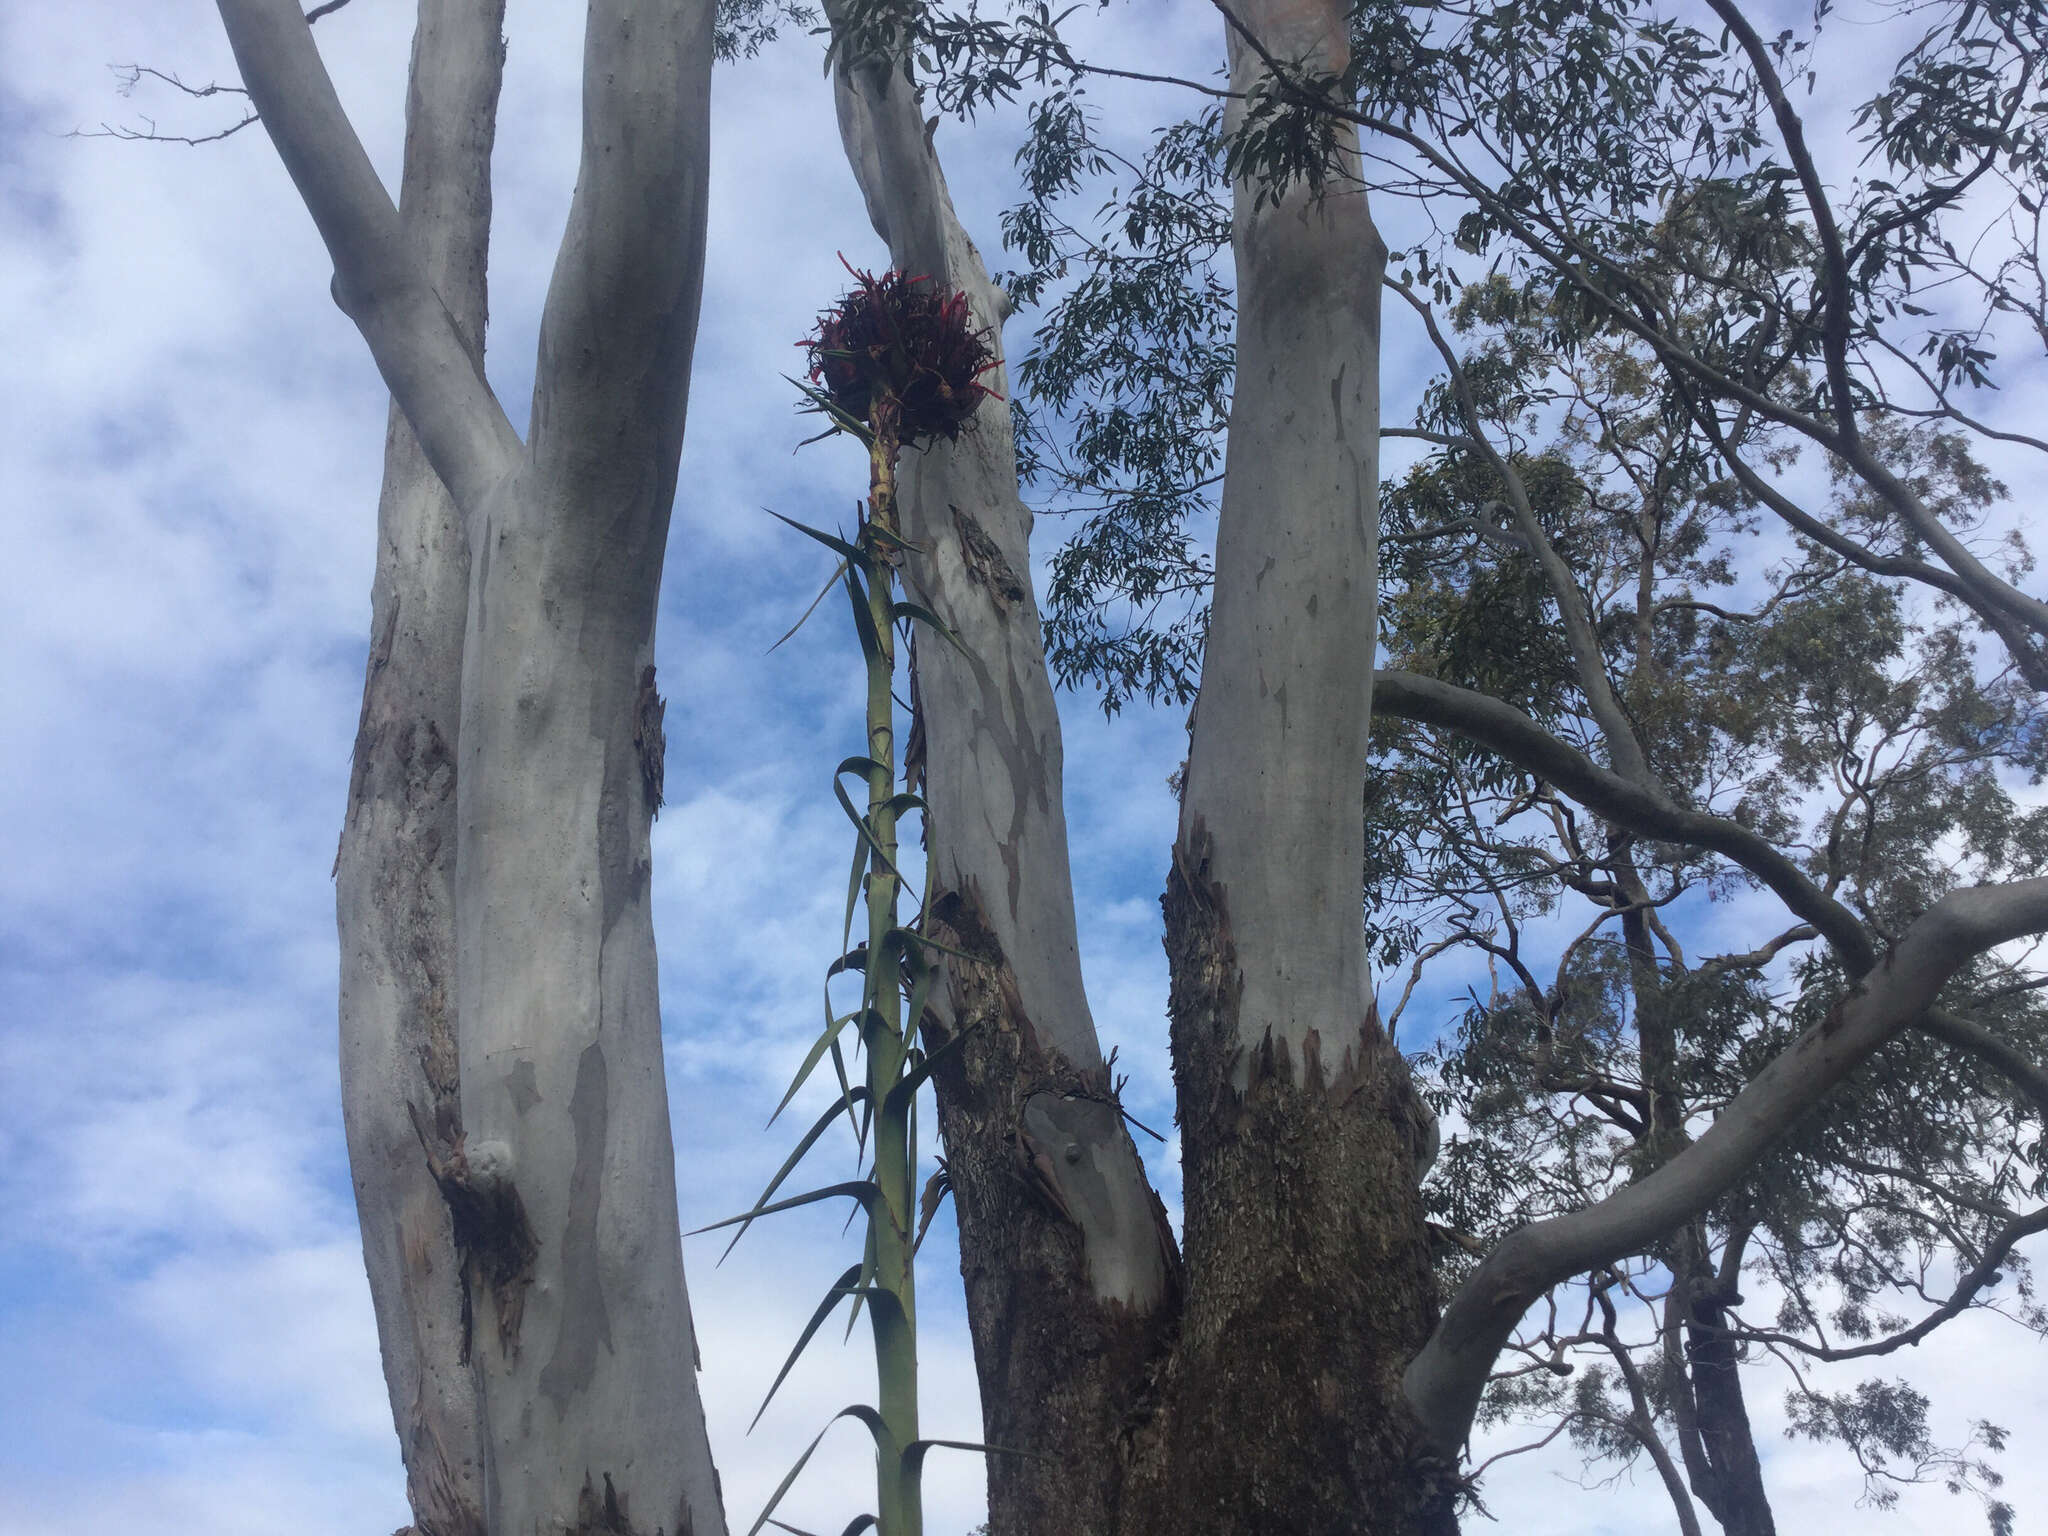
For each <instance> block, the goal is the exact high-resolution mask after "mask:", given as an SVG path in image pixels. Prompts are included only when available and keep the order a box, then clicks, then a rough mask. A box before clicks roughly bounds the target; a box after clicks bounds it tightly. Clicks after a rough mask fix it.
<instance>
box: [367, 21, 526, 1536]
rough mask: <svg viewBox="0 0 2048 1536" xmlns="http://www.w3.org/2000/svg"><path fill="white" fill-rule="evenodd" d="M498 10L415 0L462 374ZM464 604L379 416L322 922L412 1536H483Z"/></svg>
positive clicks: (445, 281) (480, 263)
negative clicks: (460, 1237) (349, 761)
mask: <svg viewBox="0 0 2048 1536" xmlns="http://www.w3.org/2000/svg"><path fill="white" fill-rule="evenodd" d="M503 19H504V4H503V0H423V3H422V4H421V6H420V18H419V29H418V32H417V34H416V36H415V38H414V41H413V58H412V68H411V73H410V84H409V90H408V93H407V100H406V149H405V172H404V182H403V186H402V189H401V193H400V199H399V219H400V225H401V230H402V234H403V238H404V241H405V244H406V247H407V249H408V251H409V253H410V258H411V259H412V260H413V261H415V262H417V263H418V264H419V266H420V269H421V270H422V271H423V272H424V273H425V275H426V280H427V281H428V282H429V283H430V284H432V285H433V287H434V288H435V290H436V291H437V292H438V293H439V294H440V295H441V297H442V300H443V302H444V303H446V305H447V307H448V312H449V315H450V317H451V318H452V319H453V321H454V323H455V326H456V328H457V330H458V332H459V333H460V335H461V337H462V340H463V342H464V344H465V346H466V347H467V348H468V349H469V350H470V351H471V353H472V354H473V355H474V356H475V357H476V358H477V359H478V362H479V365H480V364H481V359H482V356H483V344H484V324H485V316H486V310H487V306H486V283H485V263H486V258H487V255H488V251H489V245H490V219H491V197H490V185H491V184H490V158H491V142H492V138H493V136H494V132H495V127H496V121H497V105H498V87H499V82H500V79H501V77H502V64H503V58H504V54H503V51H502V49H501V48H500V46H499V38H500V35H501V28H502V25H503ZM468 607H469V543H468V538H467V536H466V533H465V531H464V529H463V525H462V517H461V514H460V512H459V511H458V510H457V508H456V507H455V504H454V503H453V501H451V500H450V498H449V496H448V493H447V491H446V490H444V489H443V488H442V485H441V482H440V480H439V479H438V478H437V477H436V476H435V474H434V471H433V469H432V468H431V467H430V466H429V465H428V463H427V460H426V456H425V454H423V453H422V452H421V450H420V445H419V439H418V438H417V437H415V436H414V435H413V431H412V428H411V427H410V426H409V425H408V424H407V422H406V420H405V417H404V414H403V413H402V412H401V411H400V410H399V409H398V408H397V407H396V406H395V405H394V406H393V407H392V410H391V421H390V426H389V428H388V429H387V432H386V437H385V445H384V488H383V494H382V496H381V498H380V501H379V505H378V514H377V569H376V579H375V584H374V586H373V587H372V590H371V598H370V633H371V646H370V658H369V666H368V670H367V675H366V676H365V678H364V682H363V714H362V721H361V724H360V725H359V727H358V728H357V732H356V746H355V765H354V771H353V772H352V774H351V776H350V783H349V802H348V811H347V819H346V821H345V822H344V825H343V829H342V836H341V847H340V850H339V851H338V853H337V854H336V857H335V910H336V917H337V920H338V924H339V927H340V938H341V1081H342V1114H343V1121H344V1124H345V1126H346V1129H347V1134H348V1146H349V1164H350V1170H351V1174H352V1178H353V1182H354V1186H355V1194H356V1209H357V1215H358V1218H359V1221H360V1224H361V1227H362V1233H363V1260H364V1265H365V1268H366V1269H367V1270H368V1273H369V1280H370V1298H371V1302H372V1305H373V1306H374V1308H375V1311H376V1316H377V1333H378V1341H379V1344H380V1346H381V1349H382V1352H383V1358H384V1380H385V1384H386V1385H387V1387H388V1388H389V1389H390V1394H391V1412H392V1419H393V1421H394V1423H395V1424H396V1426H397V1430H398V1440H399V1447H400V1450H401V1451H402V1453H403V1455H404V1458H405V1467H406V1495H407V1498H408V1501H409V1502H410V1504H411V1506H412V1511H413V1521H414V1525H415V1527H416V1528H417V1529H418V1530H419V1531H420V1532H422V1533H424V1536H481V1533H482V1532H483V1530H484V1506H483V1465H484V1457H483V1445H482V1423H481V1420H480V1419H479V1417H478V1411H477V1399H476V1383H475V1378H474V1376H473V1375H472V1373H471V1371H470V1366H469V1337H468V1327H467V1322H466V1319H467V1316H468V1308H467V1303H466V1298H465V1294H464V1286H463V1277H462V1259H461V1256H460V1255H459V1253H458V1252H457V1250H456V1244H455V1231H454V1223H453V1221H452V1219H451V1216H450V1212H449V1209H448V1205H447V1202H446V1201H445V1200H444V1199H443V1197H442V1193H441V1187H440V1184H439V1182H438V1181H437V1179H436V1177H435V1169H436V1168H437V1167H441V1168H445V1167H446V1166H447V1164H448V1163H449V1161H450V1160H451V1159H452V1158H453V1157H454V1156H456V1155H457V1154H458V1153H459V1151H460V1148H461V1145H462V1110H461V1103H460V1098H459V1083H458V1075H457V1066H456V1062H457V1054H458V1046H457V1040H456V1014H457V1001H456V993H455V887H454V878H455V752H456V744H457V739H458V718H459V714H460V710H461V684H462V637H463V628H464V625H465V623H466V616H467V612H468Z"/></svg>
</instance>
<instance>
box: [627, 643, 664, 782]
mask: <svg viewBox="0 0 2048 1536" xmlns="http://www.w3.org/2000/svg"><path fill="white" fill-rule="evenodd" d="M667 713H668V700H666V699H664V698H663V697H662V696H661V695H660V694H658V693H656V692H655V691H654V668H653V666H652V665H651V664H650V665H649V666H647V667H645V668H643V669H642V670H641V673H640V699H639V703H638V704H637V705H636V706H635V709H634V716H633V745H634V747H635V748H636V749H637V750H638V751H639V753H640V782H641V784H642V785H643V786H645V788H646V790H647V812H648V814H649V815H650V816H659V815H660V814H661V790H662V774H663V770H664V768H665V767H666V763H667V758H668V733H667V732H666V731H664V730H663V729H662V719H663V717H664V716H666V715H667Z"/></svg>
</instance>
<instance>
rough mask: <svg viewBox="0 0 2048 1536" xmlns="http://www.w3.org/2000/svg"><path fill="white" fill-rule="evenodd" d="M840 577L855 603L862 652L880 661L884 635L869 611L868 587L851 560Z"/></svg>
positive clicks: (854, 610) (869, 657) (873, 660)
mask: <svg viewBox="0 0 2048 1536" xmlns="http://www.w3.org/2000/svg"><path fill="white" fill-rule="evenodd" d="M839 579H840V580H841V581H842V582H844V583H845V586H846V595H847V598H848V599H849V600H850V601H851V602H852V603H853V628H854V632H855V633H856V634H858V635H859V636H860V653H861V655H863V656H865V657H866V658H867V659H868V660H869V661H870V662H878V661H880V660H881V659H882V637H881V635H880V634H878V633H877V632H876V630H875V616H874V615H873V614H872V613H870V612H868V592H867V588H866V587H865V586H864V585H862V583H861V579H860V576H859V575H858V574H857V573H856V572H855V570H854V568H853V565H852V563H851V562H850V561H849V562H848V564H847V567H846V569H845V571H844V572H842V573H841V575H840V578H839Z"/></svg>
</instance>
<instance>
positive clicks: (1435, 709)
mask: <svg viewBox="0 0 2048 1536" xmlns="http://www.w3.org/2000/svg"><path fill="white" fill-rule="evenodd" d="M1373 700H1374V703H1375V705H1376V707H1377V708H1378V709H1379V710H1380V712H1381V713H1383V714H1388V715H1394V716H1397V717H1398V718H1400V719H1403V720H1415V721H1419V722H1421V723H1423V724H1426V725H1435V726H1439V727H1442V728H1443V729H1445V730H1451V731H1456V732H1457V733H1458V734H1459V735H1461V736H1465V737H1468V738H1470V739H1471V740H1473V741H1476V742H1478V743H1480V744H1481V745H1482V746H1485V747H1489V748H1491V749H1492V750H1494V751H1496V752H1498V753H1500V754H1501V756H1503V757H1505V758H1507V759H1508V760H1509V761H1511V762H1513V763H1515V764H1517V765H1518V766H1520V767H1522V768H1525V769H1527V770H1528V771H1529V772H1530V773H1533V774H1535V775H1537V776H1538V777H1539V778H1541V779H1543V780H1545V781H1546V782H1548V783H1550V784H1553V785H1555V786H1556V787H1557V788H1558V789H1560V790H1562V791H1563V792H1564V793H1565V794H1567V795H1570V796H1571V797H1572V798H1573V799H1574V800H1576V801H1578V802H1579V803H1580V804H1581V805H1583V806H1585V807H1586V809H1588V810H1589V811H1592V812H1593V813H1594V814H1595V815H1597V816H1601V817H1604V818H1605V819H1607V820H1608V821H1611V822H1613V823H1614V824H1615V825H1616V826H1620V827H1626V828H1627V829H1628V830H1630V831H1632V832H1636V833H1640V834H1641V835H1642V836H1644V837H1651V838H1656V839H1658V840H1659V841H1662V842H1671V843H1683V844H1688V845H1691V846H1694V847H1700V848H1708V849H1711V850H1713V851H1714V852H1716V853H1719V854H1723V855H1725V856H1726V857H1727V858H1729V859H1732V860H1733V861H1734V862H1735V863H1737V864H1739V865H1741V866H1742V867H1743V868H1744V869H1746V870H1748V871H1749V872H1750V873H1751V874H1753V875H1755V876H1756V877H1757V878H1758V879H1759V880H1761V881H1763V883H1764V884H1765V885H1767V886H1769V887H1770V888H1771V890H1773V891H1774V892H1776V893H1777V895H1778V897H1779V898H1780V899H1781V900H1782V901H1783V902H1784V903H1785V905H1786V906H1787V907H1789V908H1790V909H1791V910H1792V911H1793V913H1794V914H1795V915H1797V916H1799V917H1801V918H1804V919H1805V920H1806V921H1807V922H1808V923H1811V924H1812V925H1813V926H1814V927H1815V928H1816V929H1818V930H1819V931H1820V932H1821V933H1822V934H1823V935H1825V936H1826V938H1827V940H1828V942H1829V943H1830V944H1832V945H1833V946H1834V947H1835V949H1836V951H1837V953H1839V954H1840V955H1841V956H1842V958H1843V961H1844V962H1845V963H1846V964H1847V965H1848V967H1849V969H1850V970H1851V971H1852V972H1855V971H1863V970H1867V969H1869V967H1870V965H1871V963H1872V961H1873V960H1874V959H1875V952H1874V951H1873V950H1872V949H1871V945H1870V937H1869V935H1868V934H1867V933H1866V932H1865V931H1864V928H1863V924H1862V923H1861V922H1859V921H1858V920H1857V918H1856V916H1855V914H1854V913H1852V912H1851V911H1850V910H1849V909H1848V908H1847V907H1845V906H1843V905H1842V904H1841V903H1840V902H1838V901H1836V900H1835V899H1834V898H1833V897H1831V896H1829V895H1828V894H1827V893H1826V892H1824V891H1822V890H1821V889H1820V887H1818V886H1816V885H1815V884H1814V883H1813V882H1812V881H1811V880H1809V879H1807V878H1806V876H1805V875H1804V874H1802V873H1801V872H1800V870H1799V867H1798V866H1797V865H1796V864H1794V863H1793V862H1792V861H1791V860H1790V859H1788V858H1787V857H1785V855H1784V854H1782V853H1780V852H1779V851H1778V850H1777V849H1776V848H1774V847H1773V846H1771V844H1770V843H1769V842H1768V841H1766V840H1765V839H1764V838H1762V837H1760V836H1758V835H1757V834H1756V833H1754V832H1752V831H1750V830H1749V829H1748V828H1747V827H1744V826H1741V825H1739V824H1738V823H1736V822H1732V821H1729V820H1726V819H1725V818H1723V817H1719V816H1709V815H1706V814H1704V813H1702V812H1699V811H1688V810H1684V809H1681V808H1680V807H1678V806H1675V805H1673V804H1672V803H1671V802H1670V801H1669V800H1667V799H1666V798H1665V797H1664V796H1663V795H1662V794H1661V793H1660V792H1657V791H1655V790H1652V789H1648V788H1645V787H1644V786H1642V785H1640V784H1634V783H1631V782H1630V781H1628V780H1627V779H1625V778H1623V777H1622V776H1621V775H1620V774H1618V773H1614V772H1612V771H1610V770H1608V769H1605V768H1602V767H1600V766H1599V765H1598V764H1597V763H1594V762H1593V761H1592V760H1591V759H1590V758H1588V757H1586V756H1585V755H1584V754H1583V753H1581V752H1580V751H1579V750H1578V749H1577V748H1575V747H1572V746H1570V745H1568V744H1567V743H1565V742H1562V741H1559V740H1558V739H1557V738H1556V737H1555V736H1552V735H1551V734H1550V733H1549V732H1548V731H1546V730H1544V729H1543V727H1542V726H1540V725H1538V724H1537V723H1536V722H1535V721H1534V720H1532V719H1530V718H1529V717H1528V716H1527V715H1525V714H1523V713H1522V712H1521V711H1520V710H1518V709H1516V708H1515V707H1514V706H1513V705H1511V704H1506V703H1503V702H1502V701H1501V700H1499V699H1496V698H1492V697H1490V696H1489V695H1487V694H1483V693H1479V692H1476V691H1475V690H1473V689H1470V688H1459V687H1457V686H1455V685H1454V684H1451V683H1444V682H1439V681H1437V680H1436V679H1435V678H1429V677H1421V676H1418V675H1416V674H1415V673H1412V672H1397V671H1382V672H1376V673H1374V674H1373Z"/></svg>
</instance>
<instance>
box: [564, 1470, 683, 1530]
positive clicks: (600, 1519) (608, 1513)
mask: <svg viewBox="0 0 2048 1536" xmlns="http://www.w3.org/2000/svg"><path fill="white" fill-rule="evenodd" d="M602 1476H603V1478H604V1492H603V1493H599V1492H598V1491H597V1488H596V1487H595V1486H594V1485H593V1484H592V1483H591V1481H590V1474H589V1473H587V1472H586V1473H584V1474H583V1489H582V1491H581V1492H580V1493H578V1494H577V1495H576V1523H575V1525H573V1526H571V1527H569V1528H568V1529H567V1530H565V1531H564V1532H563V1536H643V1533H642V1532H640V1531H638V1530H636V1529H635V1528H634V1526H633V1522H632V1520H631V1519H629V1518H628V1515H627V1510H626V1501H625V1500H624V1499H623V1498H622V1497H620V1495H619V1491H618V1490H617V1489H616V1488H614V1487H613V1486H612V1475H611V1473H609V1472H606V1473H603V1474H602ZM677 1520H678V1522H679V1523H678V1524H677V1526H676V1529H675V1536H690V1533H691V1529H692V1526H691V1522H690V1509H689V1506H688V1505H687V1504H685V1505H684V1506H683V1507H682V1509H681V1511H680V1512H679V1513H678V1515H677ZM654 1536H669V1533H668V1532H667V1531H666V1530H664V1529H663V1528H662V1527H660V1526H656V1527H655V1528H654Z"/></svg>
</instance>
